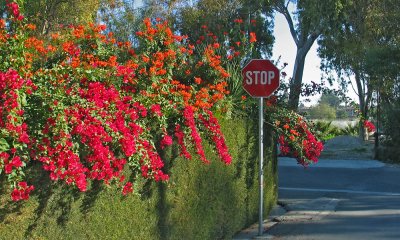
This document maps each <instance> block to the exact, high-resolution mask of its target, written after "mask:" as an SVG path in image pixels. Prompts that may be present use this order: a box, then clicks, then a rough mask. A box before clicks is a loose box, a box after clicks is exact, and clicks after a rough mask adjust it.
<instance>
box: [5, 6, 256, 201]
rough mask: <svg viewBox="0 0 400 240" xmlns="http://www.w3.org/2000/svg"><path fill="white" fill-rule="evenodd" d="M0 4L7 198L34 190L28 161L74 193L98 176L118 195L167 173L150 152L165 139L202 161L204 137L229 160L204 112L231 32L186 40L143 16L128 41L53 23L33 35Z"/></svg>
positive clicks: (221, 83) (215, 96) (221, 79)
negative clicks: (0, 13)
mask: <svg viewBox="0 0 400 240" xmlns="http://www.w3.org/2000/svg"><path fill="white" fill-rule="evenodd" d="M7 8H8V10H9V11H8V13H7V14H6V18H5V19H1V20H0V58H1V59H0V127H1V129H2V130H1V135H0V174H4V175H5V178H6V179H7V182H8V183H9V185H10V187H11V190H12V193H11V195H12V199H13V200H15V201H18V200H22V199H28V198H29V193H30V192H31V191H32V190H33V189H34V186H31V185H29V182H28V183H27V181H26V179H27V178H26V176H25V173H26V172H27V171H26V169H27V168H29V166H30V164H32V162H37V163H40V164H41V165H42V167H43V169H44V170H45V171H47V172H48V173H49V177H50V178H51V179H52V180H55V181H63V182H65V183H67V184H69V185H74V186H76V187H77V188H78V189H79V190H80V191H85V190H86V189H87V187H88V183H90V182H91V181H103V182H104V183H106V184H115V185H117V186H118V187H120V188H121V190H122V193H123V194H124V195H125V194H128V193H130V192H132V191H133V189H134V188H135V183H136V179H138V178H145V179H150V180H155V181H166V180H168V178H169V176H168V175H167V174H166V173H165V172H164V171H163V167H164V163H163V159H162V158H161V157H160V151H162V150H163V149H164V148H166V147H168V146H170V145H171V144H172V143H173V142H174V141H175V142H176V143H177V144H178V145H179V148H180V153H181V155H182V156H185V157H186V158H188V159H191V158H192V155H191V154H190V152H192V153H196V154H197V155H199V158H200V159H201V160H202V161H203V162H204V163H208V162H209V160H208V159H207V156H205V153H204V150H203V145H202V143H203V141H204V140H203V139H207V140H210V141H211V142H212V143H213V146H214V147H215V151H216V152H217V153H218V155H219V156H220V158H221V160H222V161H223V162H224V163H226V164H230V162H231V156H230V155H229V152H228V149H227V146H226V144H225V140H224V136H223V134H222V132H221V130H220V127H219V124H218V121H217V118H216V117H215V116H214V115H213V112H212V111H211V110H212V109H213V108H214V107H215V105H217V104H218V103H219V102H220V101H221V100H222V99H223V98H224V97H225V95H226V94H227V93H228V91H227V83H226V81H225V80H226V79H227V78H228V77H229V73H228V72H227V71H226V70H225V69H224V67H223V66H222V61H232V59H234V58H239V57H240V53H239V52H236V51H234V50H235V47H232V46H235V44H232V46H231V45H230V44H229V41H235V40H234V39H228V38H226V39H213V42H211V43H209V44H208V43H206V42H197V43H196V41H193V42H191V41H189V39H188V38H187V36H179V35H176V34H174V33H173V31H172V30H171V29H170V28H169V27H168V24H167V23H166V22H163V21H161V20H159V19H156V20H150V19H146V20H145V21H144V24H143V28H142V31H140V32H137V33H136V35H137V39H138V44H137V45H135V47H133V45H132V44H131V43H129V42H118V41H117V40H116V39H115V38H113V35H112V33H111V32H107V30H106V26H104V25H90V26H61V28H62V30H61V31H59V32H56V33H53V34H51V37H50V38H49V39H47V38H46V39H40V38H37V37H35V36H33V35H32V34H31V32H33V30H35V28H36V27H35V26H34V25H32V24H28V23H27V20H26V19H24V18H23V16H22V15H21V14H20V12H19V9H18V5H17V4H15V3H9V4H7ZM243 34H245V33H243ZM208 36H209V37H210V35H208ZM227 39H228V40H229V41H227ZM250 40H251V41H255V36H254V34H252V35H251V38H250ZM218 41H221V42H223V44H219V43H218ZM236 43H237V42H236ZM236 45H237V46H239V45H238V44H236ZM223 47H225V48H227V49H229V51H221V50H220V48H223ZM238 51H239V50H238ZM217 52H225V53H227V54H226V55H225V56H224V55H223V56H221V55H218V54H217ZM190 149H194V151H189V150H190ZM127 169H128V170H127ZM126 172H128V175H127V174H126Z"/></svg>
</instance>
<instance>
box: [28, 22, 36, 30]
mask: <svg viewBox="0 0 400 240" xmlns="http://www.w3.org/2000/svg"><path fill="white" fill-rule="evenodd" d="M26 28H27V29H29V30H32V31H34V30H36V25H35V24H27V25H26Z"/></svg>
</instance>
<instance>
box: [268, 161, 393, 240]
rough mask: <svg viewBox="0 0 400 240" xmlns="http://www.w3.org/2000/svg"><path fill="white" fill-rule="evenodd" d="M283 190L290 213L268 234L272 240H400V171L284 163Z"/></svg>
mask: <svg viewBox="0 0 400 240" xmlns="http://www.w3.org/2000/svg"><path fill="white" fill-rule="evenodd" d="M278 186H279V202H280V203H281V204H283V206H284V207H285V208H286V209H287V210H288V212H287V213H286V214H285V215H283V216H281V217H278V218H277V219H276V221H278V223H277V224H275V225H274V226H273V227H272V228H270V229H269V230H268V231H267V232H266V234H268V235H269V236H271V235H272V236H273V239H324V240H329V239H400V166H398V165H386V164H383V163H381V162H378V161H374V160H328V159H321V160H320V162H319V163H317V164H316V165H313V166H310V167H308V168H304V167H302V166H300V165H297V164H296V161H295V160H294V159H290V158H280V159H279V185H278ZM272 236H271V237H272Z"/></svg>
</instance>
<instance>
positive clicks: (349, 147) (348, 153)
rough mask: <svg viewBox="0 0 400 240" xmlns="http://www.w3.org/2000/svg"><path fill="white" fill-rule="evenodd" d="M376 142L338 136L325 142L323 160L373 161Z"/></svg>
mask: <svg viewBox="0 0 400 240" xmlns="http://www.w3.org/2000/svg"><path fill="white" fill-rule="evenodd" d="M374 153H375V152H374V141H373V140H369V141H363V140H362V139H360V138H358V137H355V136H338V137H335V138H332V139H330V140H328V141H326V142H325V144H324V151H323V152H322V153H321V156H320V158H321V159H324V158H326V159H373V158H374Z"/></svg>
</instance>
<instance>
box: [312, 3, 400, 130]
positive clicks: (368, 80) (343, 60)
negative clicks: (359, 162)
mask: <svg viewBox="0 0 400 240" xmlns="http://www.w3.org/2000/svg"><path fill="white" fill-rule="evenodd" d="M390 2H392V3H394V2H395V1H392V0H387V1H376V0H354V1H352V2H351V5H349V6H348V7H347V8H346V14H345V16H346V18H345V21H344V23H343V24H342V25H341V28H336V29H332V30H331V31H330V32H329V33H327V34H325V35H324V36H323V37H322V38H321V40H320V41H319V44H320V49H319V54H320V57H321V58H322V59H323V68H324V69H325V70H327V71H331V70H334V71H336V72H337V73H338V74H339V76H340V77H341V78H339V79H341V80H344V79H346V78H349V77H350V76H354V79H355V83H356V87H355V90H356V92H357V95H358V102H359V112H360V114H361V120H366V119H368V117H369V111H370V108H371V104H372V101H373V97H374V96H376V94H374V92H375V93H376V91H377V90H379V89H382V88H383V87H384V86H385V85H386V86H387V83H388V81H382V80H384V79H385V77H384V76H388V72H392V71H390V69H392V67H393V64H392V63H393V62H392V63H390V61H388V59H389V58H388V53H389V52H391V53H390V54H393V55H396V54H394V53H396V52H398V53H399V51H398V47H397V51H396V50H395V49H396V47H395V46H396V45H395V44H394V45H393V43H395V42H396V41H393V39H394V38H393V37H390V36H389V35H386V36H384V35H383V34H382V32H385V31H390V30H385V29H386V28H387V27H388V26H389V25H390V24H391V21H390V20H388V19H386V20H384V19H382V18H381V17H382V16H383V15H385V14H386V13H385V12H384V11H383V9H384V8H381V7H384V6H387V4H388V3H390ZM394 5H396V4H394ZM394 5H393V6H392V7H393V8H394V9H396V7H395V6H394ZM379 8H380V10H379ZM397 8H398V7H397ZM386 10H387V11H388V12H392V11H393V9H392V10H389V9H386ZM392 13H393V12H392ZM377 16H380V17H377ZM378 19H379V20H378ZM377 22H380V23H381V24H382V25H380V24H378V25H377V24H376V23H377ZM392 36H394V35H392ZM397 55H398V54H397ZM397 59H398V58H397ZM385 66H389V68H386V67H385ZM383 69H386V70H385V71H386V72H384V71H382V70H383ZM343 76H344V77H345V78H343ZM347 83H348V81H347V80H345V81H342V84H343V85H345V84H347ZM389 85H391V84H389ZM386 88H387V87H386ZM389 88H390V87H389ZM379 91H380V90H379ZM359 127H360V131H359V132H360V136H365V135H364V126H363V122H362V121H360V126H359Z"/></svg>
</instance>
